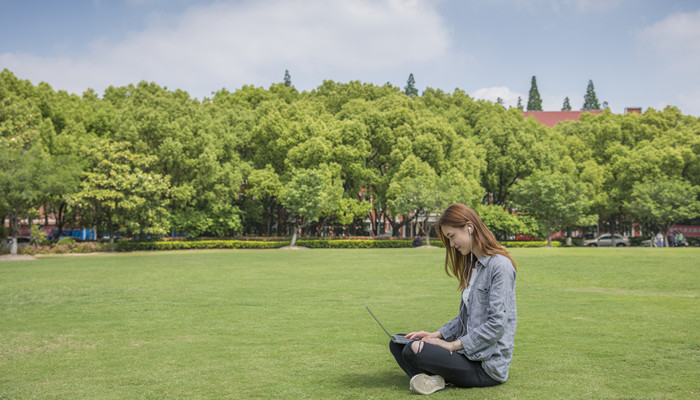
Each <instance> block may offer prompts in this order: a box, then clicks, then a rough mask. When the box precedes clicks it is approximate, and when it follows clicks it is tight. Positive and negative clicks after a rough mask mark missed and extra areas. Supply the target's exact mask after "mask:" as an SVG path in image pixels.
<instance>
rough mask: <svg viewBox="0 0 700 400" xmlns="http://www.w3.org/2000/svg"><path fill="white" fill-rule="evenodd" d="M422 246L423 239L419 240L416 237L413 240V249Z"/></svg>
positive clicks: (418, 237)
mask: <svg viewBox="0 0 700 400" xmlns="http://www.w3.org/2000/svg"><path fill="white" fill-rule="evenodd" d="M422 245H423V239H421V238H420V236H418V235H416V237H415V238H413V247H421V246H422Z"/></svg>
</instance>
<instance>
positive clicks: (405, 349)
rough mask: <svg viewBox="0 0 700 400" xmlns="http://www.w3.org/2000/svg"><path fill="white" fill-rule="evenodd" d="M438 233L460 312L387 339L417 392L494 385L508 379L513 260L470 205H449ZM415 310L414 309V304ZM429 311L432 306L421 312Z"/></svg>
mask: <svg viewBox="0 0 700 400" xmlns="http://www.w3.org/2000/svg"><path fill="white" fill-rule="evenodd" d="M436 231H437V233H438V236H439V237H440V240H442V243H443V244H444V245H445V249H446V254H445V271H446V272H447V274H448V275H452V276H454V277H455V278H457V280H458V281H459V285H458V289H459V290H461V291H462V296H461V301H460V306H459V314H458V315H457V316H456V317H455V318H454V319H452V320H451V321H450V322H448V323H447V324H445V325H444V326H443V327H442V328H440V329H438V330H437V331H435V332H426V331H418V332H411V333H409V334H408V335H406V338H408V339H414V340H415V341H414V342H412V343H410V344H398V343H394V342H390V343H389V348H390V350H391V353H392V354H393V355H394V358H395V359H396V362H397V363H398V364H399V366H400V367H401V369H403V370H404V372H406V374H408V376H409V377H411V381H410V388H411V390H412V391H414V392H416V393H420V394H429V393H433V392H436V391H438V390H441V389H444V388H445V385H446V384H447V383H450V384H452V385H455V386H458V387H487V386H495V385H499V384H501V383H503V382H505V381H506V380H507V379H508V369H509V367H510V363H511V360H512V357H513V346H514V337H515V327H516V323H517V313H516V306H515V275H516V269H515V263H514V262H513V259H512V258H511V257H510V255H509V254H508V252H507V251H506V250H505V248H504V247H503V246H502V245H501V244H500V243H498V241H496V239H495V238H494V236H493V234H492V233H491V231H489V229H488V228H487V227H486V225H484V223H483V222H482V221H481V219H480V218H479V216H478V215H477V214H476V213H475V212H474V210H472V209H471V208H469V207H467V206H465V205H463V204H453V205H451V206H449V207H448V208H447V210H445V212H444V214H443V215H442V217H441V218H440V221H439V222H438V225H437V226H436ZM413 308H414V309H415V308H416V307H415V306H413ZM421 311H422V312H424V313H426V314H430V312H431V311H432V310H430V309H424V310H421Z"/></svg>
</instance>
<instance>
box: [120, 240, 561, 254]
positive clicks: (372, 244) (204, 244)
mask: <svg viewBox="0 0 700 400" xmlns="http://www.w3.org/2000/svg"><path fill="white" fill-rule="evenodd" d="M289 243H290V242H289V241H288V240H285V241H282V240H274V241H252V240H193V241H185V240H165V241H130V240H121V241H118V242H116V244H115V250H116V251H147V250H192V249H277V248H280V247H284V246H288V245H289ZM430 244H431V245H433V246H436V247H443V245H442V242H441V241H439V240H431V242H430ZM502 244H503V245H504V246H506V247H544V246H546V245H547V242H546V241H513V242H503V243H502ZM296 245H297V246H300V247H307V248H310V249H396V248H409V247H411V246H412V239H371V238H368V239H343V238H330V239H325V238H310V239H299V240H297V242H296ZM559 246H561V243H559V242H557V241H552V247H559Z"/></svg>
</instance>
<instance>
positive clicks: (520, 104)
mask: <svg viewBox="0 0 700 400" xmlns="http://www.w3.org/2000/svg"><path fill="white" fill-rule="evenodd" d="M515 108H517V109H518V110H520V111H523V99H522V98H521V97H520V96H518V104H517V105H516V106H515Z"/></svg>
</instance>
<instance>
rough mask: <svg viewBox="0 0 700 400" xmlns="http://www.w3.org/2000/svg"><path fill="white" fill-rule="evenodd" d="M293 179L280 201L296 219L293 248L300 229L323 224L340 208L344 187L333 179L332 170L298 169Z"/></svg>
mask: <svg viewBox="0 0 700 400" xmlns="http://www.w3.org/2000/svg"><path fill="white" fill-rule="evenodd" d="M291 175H292V177H291V179H290V180H289V182H288V183H287V184H286V185H285V186H284V188H283V189H282V194H281V196H280V201H281V202H282V205H283V206H284V207H285V209H287V211H289V212H290V214H291V217H292V218H293V219H294V234H293V235H292V242H291V243H290V246H294V245H295V244H296V241H297V234H298V232H299V229H301V228H304V227H306V226H307V225H309V224H310V223H312V222H317V221H319V220H320V219H321V217H324V216H327V215H330V214H331V213H332V212H333V211H334V210H336V209H337V208H338V203H339V202H340V200H341V198H342V195H343V187H342V185H341V184H340V182H339V181H338V180H337V179H335V180H334V179H333V176H332V172H331V170H330V168H328V166H322V167H321V168H320V169H295V170H294V171H292V174H291Z"/></svg>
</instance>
